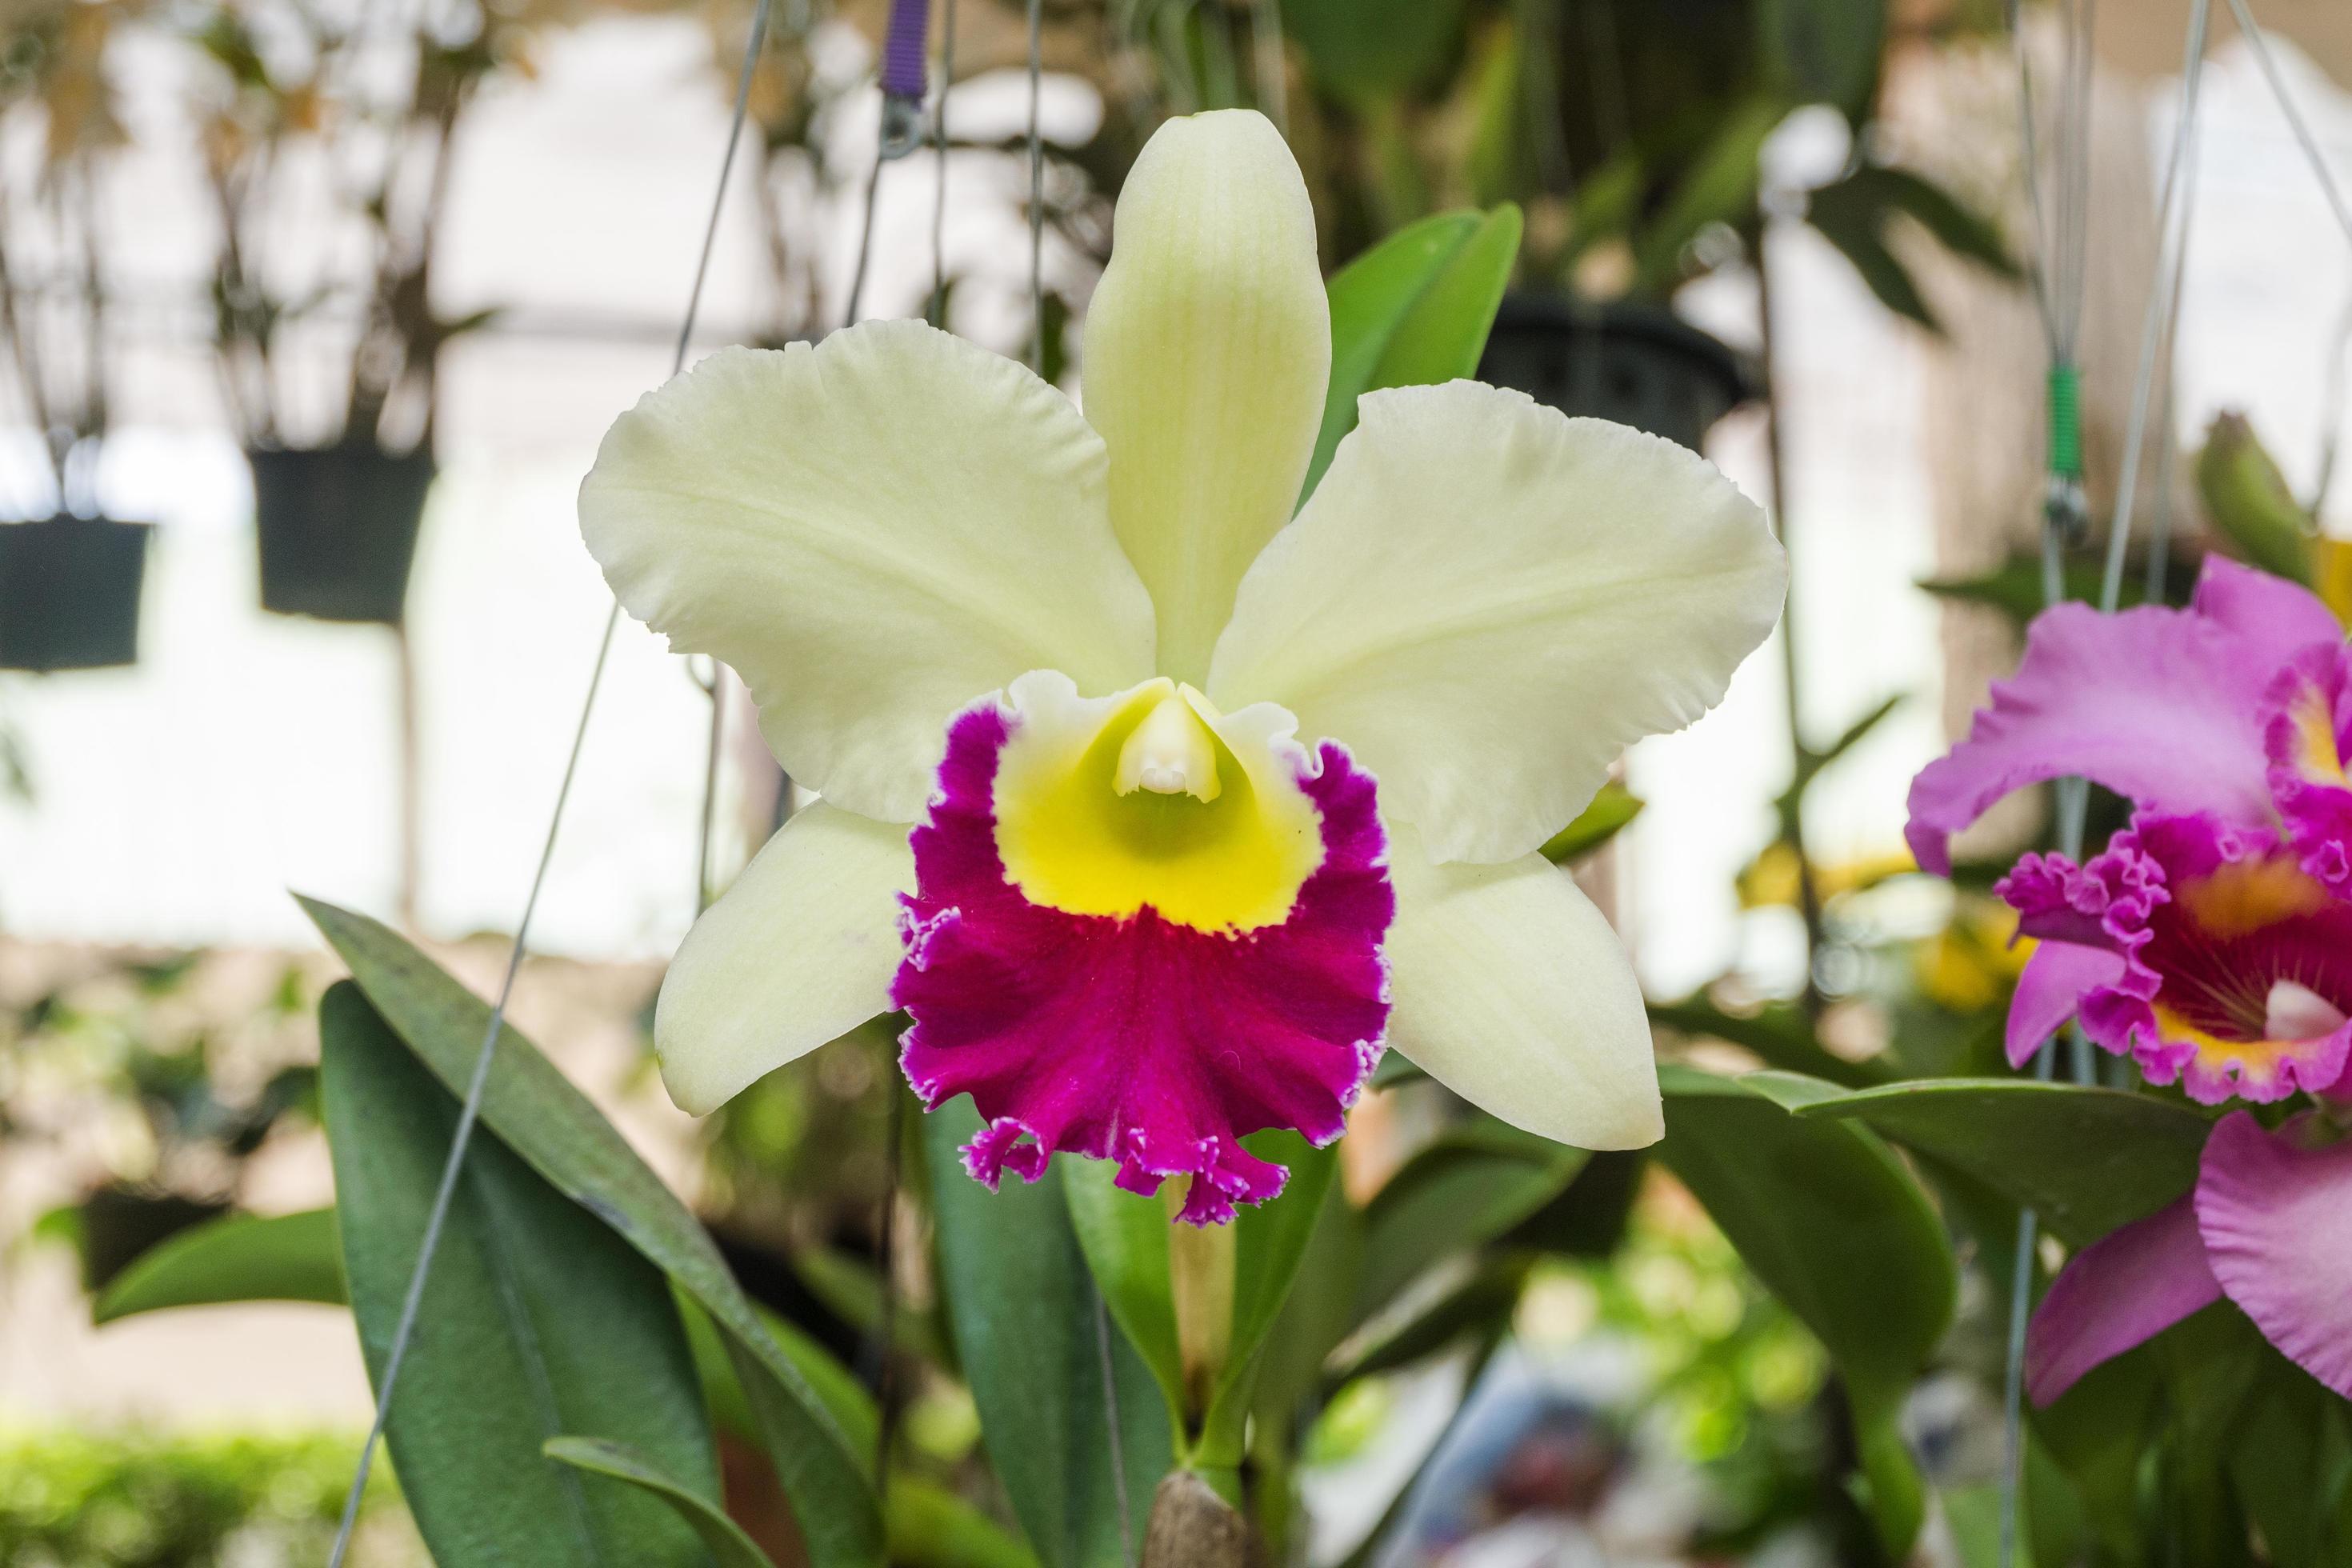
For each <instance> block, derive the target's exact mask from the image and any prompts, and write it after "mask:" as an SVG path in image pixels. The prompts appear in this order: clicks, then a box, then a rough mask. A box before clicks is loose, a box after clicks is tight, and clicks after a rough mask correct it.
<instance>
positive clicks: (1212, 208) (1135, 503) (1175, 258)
mask: <svg viewBox="0 0 2352 1568" xmlns="http://www.w3.org/2000/svg"><path fill="white" fill-rule="evenodd" d="M1084 348H1085V359H1084V362H1083V363H1082V365H1081V367H1080V368H1081V371H1082V373H1083V374H1084V376H1085V381H1086V385H1085V394H1086V409H1087V421H1088V422H1089V423H1091V424H1092V425H1093V426H1094V427H1095V428H1096V429H1097V430H1099V431H1101V432H1102V436H1103V439H1104V441H1105V442H1107V443H1108V445H1109V447H1110V514H1111V521H1112V524H1113V525H1114V526H1115V527H1116V528H1117V529H1118V539H1119V542H1120V543H1121V544H1123V545H1124V546H1126V548H1127V553H1128V556H1129V559H1130V560H1132V561H1133V562H1134V563H1135V565H1136V570H1137V571H1139V572H1140V573H1141V574H1143V581H1144V582H1145V584H1148V585H1149V586H1150V589H1151V597H1152V601H1153V603H1154V604H1155V605H1158V606H1159V612H1160V650H1159V652H1160V674H1162V675H1169V676H1173V677H1174V678H1175V679H1179V680H1185V681H1190V682H1192V684H1194V685H1196V686H1197V685H1199V684H1200V683H1201V681H1202V678H1203V677H1204V676H1205V675H1206V674H1207V673H1208V668H1209V652H1210V649H1211V648H1212V647H1213V646H1214V645H1215V643H1216V638H1217V633H1218V631H1219V630H1220V629H1221V628H1222V627H1223V626H1224V624H1225V617H1226V616H1228V615H1229V614H1230V613H1231V612H1232V609H1233V604H1234V584H1237V583H1239V582H1240V581H1241V579H1242V574H1243V573H1244V571H1246V570H1248V568H1249V563H1250V562H1251V560H1252V559H1253V558H1255V556H1256V554H1257V552H1258V551H1259V549H1260V548H1261V547H1263V546H1264V545H1265V542H1266V541H1267V540H1269V539H1271V538H1273V537H1274V535H1275V532H1276V531H1277V530H1278V529H1280V528H1281V527H1282V525H1283V524H1284V523H1286V522H1287V521H1290V512H1291V509H1292V507H1294V506H1295V505H1297V500H1298V488H1299V485H1300V484H1301V482H1302V481H1303V480H1304V479H1305V478H1306V475H1307V459H1308V458H1310V457H1312V456H1313V455H1314V450H1315V436H1316V431H1317V429H1318V426H1320V424H1321V422H1322V417H1323V393H1324V386H1325V383H1326V382H1327V381H1328V378H1329V375H1330V370H1331V321H1330V315H1329V310H1328V306H1327V305H1326V303H1325V301H1324V298H1323V279H1322V274H1321V273H1320V272H1319V271H1318V268H1317V267H1316V262H1315V210H1314V207H1313V206H1312V205H1310V204H1309V202H1308V201H1307V184H1306V182H1305V181H1304V180H1303V179H1301V178H1300V177H1299V174H1298V164H1297V160H1295V159H1294V158H1292V157H1291V155H1290V149H1289V148H1288V147H1287V146H1286V145H1285V144H1284V142H1283V140H1282V136H1281V134H1280V133H1279V132H1276V130H1275V129H1274V127H1273V125H1272V124H1271V123H1269V122H1268V121H1266V119H1265V116H1263V115H1261V114H1257V113H1255V112H1254V111H1251V110H1218V111H1216V112H1214V113H1210V114H1197V115H1194V116H1192V117H1191V118H1190V119H1183V120H1171V121H1169V122H1168V123H1167V124H1165V125H1163V126H1161V127H1160V130H1159V131H1158V132H1155V133H1154V134H1153V136H1152V138H1151V140H1150V142H1149V143H1148V144H1147V145H1146V146H1145V147H1144V149H1143V153H1142V156H1140V157H1139V158H1138V159H1137V160H1136V163H1135V167H1134V168H1133V170H1131V171H1130V172H1129V174H1128V176H1127V183H1126V184H1125V185H1124V186H1123V187H1121V189H1120V192H1119V198H1118V219H1117V223H1116V225H1115V226H1114V228H1113V230H1112V247H1111V258H1110V266H1109V268H1108V269H1107V270H1105V272H1104V273H1103V277H1102V282H1101V284H1100V286H1099V287H1097V289H1096V290H1095V295H1094V300H1093V302H1092V303H1091V304H1089V305H1088V306H1087V331H1086V342H1085V344H1084Z"/></svg>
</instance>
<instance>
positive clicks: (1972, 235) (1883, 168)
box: [1864, 163, 2019, 278]
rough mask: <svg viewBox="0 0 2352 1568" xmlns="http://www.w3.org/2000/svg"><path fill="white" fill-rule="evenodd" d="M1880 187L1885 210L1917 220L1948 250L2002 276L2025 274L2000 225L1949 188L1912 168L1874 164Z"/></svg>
mask: <svg viewBox="0 0 2352 1568" xmlns="http://www.w3.org/2000/svg"><path fill="white" fill-rule="evenodd" d="M1864 173H1866V174H1868V175H1869V177H1870V178H1871V179H1872V180H1873V181H1874V182H1875V183H1876V184H1877V187H1878V190H1879V192H1880V195H1881V199H1882V200H1883V201H1884V202H1885V205H1887V206H1888V207H1890V208H1892V209H1893V210H1895V212H1899V213H1901V214H1903V215H1904V216H1906V217H1909V218H1911V219H1912V220H1913V221H1914V222H1916V223H1917V224H1918V225H1919V226H1921V227H1922V228H1925V229H1926V230H1927V232H1928V233H1929V234H1932V235H1934V236H1935V237H1936V239H1937V242H1938V243H1940V244H1941V245H1942V246H1943V247H1944V248H1945V249H1947V250H1948V251H1950V252H1951V253H1952V254H1953V255H1955V256H1958V257H1962V258H1966V259H1968V260H1969V261H1973V262H1975V263H1976V264H1977V265H1978V266H1979V267H1981V268H1985V269H1986V270H1987V271H1989V272H1991V273H1993V274H1994V275H1995V276H1997V277H2001V278H2015V277H2017V276H2018V275H2019V268H2018V265H2017V258H2016V257H2015V256H2013V255H2012V254H2011V251H2010V247H2009V240H2008V237H2006V236H2004V235H2003V234H2002V233H2001V231H2000V225H1999V224H1998V223H1996V222H1995V221H1994V220H1993V219H1991V218H1990V217H1988V216H1985V215H1984V214H1982V213H1980V212H1977V211H1974V210H1973V209H1971V208H1969V207H1968V206H1966V205H1962V204H1961V202H1960V199H1959V198H1958V196H1955V195H1952V193H1951V192H1949V191H1948V190H1946V189H1945V188H1944V187H1943V186H1941V185H1938V184H1934V183H1932V182H1930V181H1927V180H1925V179H1922V178H1920V177H1919V176H1918V175H1917V174H1913V173H1912V172H1911V171H1910V170H1908V169H1897V168H1893V167H1890V166H1888V165H1885V164H1879V163H1874V164H1870V165H1868V166H1867V167H1866V168H1865V170H1864Z"/></svg>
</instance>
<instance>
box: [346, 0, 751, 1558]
mask: <svg viewBox="0 0 2352 1568" xmlns="http://www.w3.org/2000/svg"><path fill="white" fill-rule="evenodd" d="M768 6H769V0H759V5H758V7H757V8H756V9H755V10H754V11H753V12H752V16H751V37H750V39H749V41H748V42H747V43H746V45H745V47H744V50H743V69H742V74H741V76H740V79H738V80H737V82H736V87H735V119H734V123H733V124H732V125H730V127H729V129H728V132H727V152H726V154H725V156H724V157H722V158H721V159H720V161H719V188H718V192H717V194H716V195H714V196H713V197H712V198H711V203H710V221H709V224H708V225H707V226H705V227H704V229H703V235H702V253H701V256H700V257H699V258H698V260H697V261H696V262H695V267H694V287H693V289H691V290H690V291H689V292H688V295H687V301H686V320H685V321H684V322H683V323H681V324H680V326H679V327H678V332H677V353H676V354H675V355H673V356H672V360H671V363H670V374H672V375H676V374H677V373H678V372H679V371H680V370H682V369H684V368H685V365H686V352H687V346H688V343H689V342H692V341H693V337H694V320H695V316H696V314H697V313H698V310H699V309H700V307H701V304H702V286H703V283H704V281H705V280H706V279H708V278H709V273H710V253H711V250H712V248H713V247H714V246H715V245H716V243H717V241H718V237H719V214H720V213H721V212H723V211H724V210H725V208H726V205H727V185H728V182H729V181H730V178H732V176H733V174H734V170H735V151H736V148H737V147H738V145H740V142H742V139H743V120H744V116H745V114H746V113H747V111H748V110H749V108H750V104H751V73H752V68H753V67H754V66H755V65H756V64H757V63H758V60H759V58H760V48H761V44H762V43H764V42H765V40H766V37H767V31H768ZM620 620H621V605H620V602H619V601H618V600H615V601H614V604H613V606H612V608H611V609H609V610H607V611H606V612H605V614H604V632H603V634H602V635H601V636H600V637H598V638H597V640H596V662H595V664H594V666H593V668H591V669H590V671H589V674H588V691H587V695H586V696H585V697H584V698H583V699H582V700H581V704H580V721H579V723H578V724H577V725H576V726H574V728H573V730H572V750H571V752H570V753H569V754H568V755H567V756H566V757H565V758H564V763H563V778H562V783H561V784H558V785H557V786H556V791H555V808H554V810H553V811H552V812H551V813H550V814H549V816H548V823H547V837H546V838H545V839H544V840H543V841H542V842H541V845H540V850H539V865H538V867H537V868H536V869H534V870H533V871H532V873H531V878H530V893H529V894H528V895H527V896H526V897H525V898H524V900H523V906H522V918H521V920H520V921H519V922H518V923H517V924H516V926H515V940H514V947H513V949H512V951H511V952H509V953H508V954H507V967H506V973H505V976H504V977H503V978H502V979H501V980H500V981H499V996H498V1001H497V1002H496V1003H495V1004H494V1005H492V1006H491V1008H490V1021H489V1026H488V1028H487V1029H485V1030H484V1031H483V1034H482V1045H481V1049H480V1050H479V1051H478V1052H477V1053H476V1055H475V1058H474V1071H473V1076H472V1077H471V1078H470V1079H468V1080H467V1084H466V1096H465V1099H464V1100H463V1101H462V1102H461V1103H460V1104H459V1106H458V1109H457V1131H455V1132H454V1133H453V1134H451V1136H450V1140H449V1156H448V1159H447V1160H446V1162H444V1163H443V1164H442V1167H441V1182H440V1185H439V1186H438V1187H437V1188H436V1190H435V1192H434V1194H433V1207H432V1209H431V1210H430V1211H429V1212H428V1213H427V1215H426V1216H425V1235H424V1238H423V1239H422V1241H421V1242H420V1243H419V1244H418V1247H417V1252H416V1265H415V1268H413V1269H411V1270H410V1271H409V1276H408V1287H407V1289H406V1290H405V1291H404V1293H403V1295H402V1297H401V1302H400V1317H399V1320H398V1321H397V1322H396V1323H395V1324H394V1328H393V1332H392V1344H391V1347H390V1349H389V1350H387V1351H386V1352H385V1353H384V1362H383V1382H382V1384H380V1385H379V1386H378V1388H377V1390H376V1409H375V1419H374V1421H373V1422H372V1423H371V1424H370V1425H369V1426H368V1435H367V1443H366V1446H365V1447H362V1449H361V1450H360V1462H359V1467H358V1468H357V1470H356V1471H355V1472H354V1473H353V1475H352V1486H351V1490H350V1492H349V1493H347V1494H346V1495H345V1497H344V1499H343V1516H342V1520H341V1523H340V1524H338V1525H337V1527H336V1530H335V1543H334V1546H333V1548H332V1549H331V1551H330V1552H329V1553H328V1556H327V1568H342V1562H343V1558H344V1555H345V1554H346V1553H347V1552H350V1551H351V1546H352V1532H353V1531H355V1530H356V1529H357V1528H358V1525H359V1513H360V1500H361V1498H362V1496H363V1495H365V1493H366V1491H367V1483H368V1475H369V1473H370V1471H371V1470H372V1469H373V1468H374V1465H375V1451H376V1445H377V1444H378V1443H379V1442H381V1441H382V1440H383V1429H384V1423H385V1421H386V1419H387V1418H388V1417H389V1416H390V1415H391V1413H392V1397H393V1392H394V1388H395V1386H396V1385H397V1384H398V1383H399V1380H400V1370H401V1367H402V1366H403V1365H404V1363H406V1361H407V1358H408V1347H409V1346H410V1345H411V1344H412V1343H413V1342H415V1335H416V1320H417V1313H418V1310H419V1309H420V1308H421V1307H422V1305H423V1303H424V1300H425V1281H426V1280H427V1279H429V1278H430V1276H431V1274H432V1271H433V1258H434V1255H435V1254H436V1252H437V1251H438V1250H439V1248H440V1246H441V1235H442V1231H443V1229H444V1227H445V1226H446V1225H447V1223H448V1218H449V1205H450V1203H451V1201H452V1200H453V1199H454V1198H455V1196H456V1194H457V1178H458V1175H459V1174H460V1173H461V1172H462V1171H463V1169H464V1166H465V1163H466V1151H467V1148H468V1147H469V1146H470V1145H471V1144H472V1142H473V1137H474V1127H475V1124H476V1123H477V1122H478V1121H479V1120H480V1118H481V1112H482V1096H483V1094H484V1093H485V1092H486V1091H487V1090H488V1088H489V1082H490V1064H491V1063H492V1062H493V1061H494V1060H495V1059H496V1058H497V1055H498V1043H499V1031H500V1030H501V1029H502V1028H503V1027H504V1026H505V1024H506V1015H507V1004H508V1002H509V1000H511V999H512V997H513V995H514V986H515V977H516V975H517V974H518V973H520V972H521V969H522V961H523V955H524V953H525V952H526V951H527V949H528V946H529V942H530V921H531V917H532V915H533V914H535V913H536V912H537V911H538V909H539V895H540V893H541V890H542V889H544V888H545V887H546V885H547V869H548V867H549V866H550V865H551V864H552V863H553V862H554V859H555V844H556V838H557V836H558V834H559V833H560V831H561V829H562V826H563V808H564V805H566V804H567V803H568V802H569V801H570V800H571V798H572V781H573V780H574V779H575V778H577V777H578V776H579V773H580V753H581V752H582V750H583V748H584V747H585V746H586V744H587V741H588V721H589V720H590V719H591V718H592V717H593V715H594V714H595V711H596V696H597V693H598V692H599V691H600V690H602V689H603V687H604V665H605V661H606V659H607V658H608V657H609V656H610V655H611V653H612V651H613V633H614V629H615V628H616V627H617V626H619V625H620Z"/></svg>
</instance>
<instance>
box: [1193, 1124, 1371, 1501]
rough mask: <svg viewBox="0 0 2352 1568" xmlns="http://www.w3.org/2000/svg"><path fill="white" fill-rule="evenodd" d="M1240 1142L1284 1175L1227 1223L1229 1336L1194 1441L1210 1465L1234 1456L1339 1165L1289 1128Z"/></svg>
mask: <svg viewBox="0 0 2352 1568" xmlns="http://www.w3.org/2000/svg"><path fill="white" fill-rule="evenodd" d="M1243 1143H1244V1147H1246V1148H1247V1149H1248V1150H1249V1152H1251V1153H1253V1154H1255V1155H1256V1156H1257V1157H1258V1158H1259V1159H1261V1160H1271V1161H1273V1162H1274V1163H1276V1164H1278V1165H1281V1166H1284V1167H1285V1168H1286V1169H1287V1170H1288V1171H1289V1172H1290V1176H1289V1179H1288V1180H1287V1181H1286V1182H1285V1183H1284V1184H1283V1188H1282V1192H1281V1193H1280V1194H1278V1195H1277V1196H1276V1197H1275V1198H1273V1199H1271V1200H1270V1201H1268V1202H1266V1203H1262V1204H1252V1205H1247V1206H1245V1207H1244V1208H1243V1209H1242V1210H1241V1212H1240V1213H1239V1214H1238V1215H1236V1216H1235V1217H1234V1222H1233V1223H1234V1323H1233V1339H1232V1342H1231V1343H1230V1344H1229V1345H1228V1347H1227V1351H1226V1362H1225V1367H1224V1371H1223V1374H1222V1375H1220V1376H1219V1378H1218V1380H1217V1387H1216V1393H1215V1394H1214V1396H1213V1398H1212V1399H1211V1400H1210V1402H1209V1414H1208V1418H1207V1420H1206V1421H1205V1422H1204V1423H1203V1429H1204V1431H1205V1433H1206V1436H1205V1438H1204V1440H1203V1443H1202V1447H1203V1449H1204V1451H1205V1455H1204V1457H1205V1459H1206V1462H1209V1463H1212V1464H1224V1463H1227V1462H1234V1463H1238V1462H1239V1458H1240V1454H1241V1447H1242V1428H1243V1424H1244V1420H1245V1419H1246V1418H1247V1416H1248V1415H1249V1412H1250V1408H1251V1403H1252V1395H1253V1394H1254V1392H1255V1384H1256V1379H1257V1368H1258V1357H1259V1352H1261V1350H1262V1349H1263V1348H1264V1346H1265V1341H1266V1336H1267V1335H1268V1334H1270V1333H1272V1332H1273V1331H1274V1325H1275V1323H1276V1321H1277V1320H1278V1319H1279V1318H1280V1317H1281V1315H1282V1310H1283V1306H1284V1304H1285V1303H1286V1301H1288V1300H1289V1299H1290V1292H1291V1287H1292V1285H1293V1284H1295V1283H1296V1282H1297V1279H1298V1274H1299V1267H1300V1265H1301V1264H1302V1263H1303V1262H1304V1261H1305V1259H1306V1257H1307V1246H1308V1244H1309V1243H1310V1242H1311V1241H1312V1240H1313V1238H1314V1232H1315V1227H1316V1224H1317V1222H1318V1218H1319V1217H1320V1216H1321V1215H1322V1213H1323V1200H1324V1197H1325V1195H1326V1194H1328V1192H1329V1191H1330V1190H1331V1187H1332V1185H1333V1184H1334V1181H1335V1179H1336V1178H1337V1176H1338V1174H1339V1146H1338V1145H1337V1144H1334V1145H1332V1146H1331V1147H1329V1148H1325V1149H1318V1148H1316V1147H1315V1146H1314V1145H1313V1144H1311V1143H1309V1142H1307V1140H1306V1139H1305V1138H1303V1137H1301V1136H1299V1135H1298V1134H1297V1133H1296V1132H1291V1131H1265V1132H1255V1133H1252V1134H1251V1135H1250V1136H1249V1137H1248V1138H1246V1139H1244V1140H1243Z"/></svg>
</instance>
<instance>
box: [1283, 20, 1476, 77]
mask: <svg viewBox="0 0 2352 1568" xmlns="http://www.w3.org/2000/svg"><path fill="white" fill-rule="evenodd" d="M1282 27H1283V31H1285V32H1286V33H1288V34H1289V35H1290V37H1292V38H1293V39H1294V40H1295V41H1296V42H1297V45H1298V47H1300V48H1301V49H1302V50H1304V51H1305V52H1306V55H1307V67H1308V68H1309V69H1310V70H1311V71H1312V72H1313V73H1314V76H1315V79H1316V81H1317V82H1318V83H1319V84H1321V85H1323V86H1325V87H1327V88H1329V89H1332V90H1333V91H1335V92H1338V93H1339V94H1340V95H1342V96H1344V97H1347V98H1350V99H1361V98H1386V97H1392V96H1394V95H1396V94H1398V93H1402V92H1404V91H1406V90H1408V89H1412V88H1414V87H1417V86H1419V85H1421V84H1422V83H1423V82H1425V81H1427V80H1428V79H1430V78H1431V77H1432V76H1433V75H1434V74H1435V73H1436V72H1437V71H1438V70H1439V69H1441V68H1443V67H1444V64H1445V61H1446V58H1447V57H1448V56H1449V55H1450V54H1451V52H1452V50H1453V47H1454V40H1455V39H1456V38H1457V37H1460V36H1461V32H1462V0H1285V3H1284V5H1283V7H1282Z"/></svg>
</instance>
